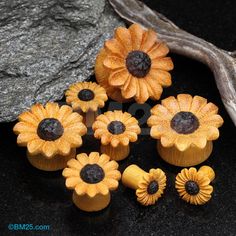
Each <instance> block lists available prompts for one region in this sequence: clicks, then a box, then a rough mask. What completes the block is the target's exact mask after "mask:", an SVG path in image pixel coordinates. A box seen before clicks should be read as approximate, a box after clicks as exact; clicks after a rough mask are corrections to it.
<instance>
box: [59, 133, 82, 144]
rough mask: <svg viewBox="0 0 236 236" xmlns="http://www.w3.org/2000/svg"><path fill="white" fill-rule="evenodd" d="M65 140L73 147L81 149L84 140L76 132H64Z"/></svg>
mask: <svg viewBox="0 0 236 236" xmlns="http://www.w3.org/2000/svg"><path fill="white" fill-rule="evenodd" d="M63 138H64V139H66V140H67V142H69V143H70V145H71V147H80V146H81V145H82V143H83V141H82V138H81V136H80V135H79V134H77V133H76V132H73V131H71V132H68V131H67V132H64V134H63Z"/></svg>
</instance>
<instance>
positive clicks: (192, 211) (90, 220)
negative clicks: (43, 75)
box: [0, 0, 236, 236]
mask: <svg viewBox="0 0 236 236" xmlns="http://www.w3.org/2000/svg"><path fill="white" fill-rule="evenodd" d="M145 3H147V4H148V5H149V6H150V7H151V8H153V9H156V10H158V11H159V12H161V13H163V14H164V15H165V16H167V17H168V18H170V19H171V20H172V21H174V22H175V23H176V25H178V26H179V27H182V28H183V29H185V30H187V31H189V32H191V33H193V34H195V35H197V36H200V37H202V38H204V39H206V40H208V41H210V42H212V43H214V44H215V45H217V46H219V47H221V48H223V49H225V50H234V49H236V27H235V23H236V1H235V0H231V1H222V0H215V1H203V0H201V1H200V0H198V1H189V0H182V1H171V0H165V1H161V0H158V1H153V0H149V1H145ZM171 56H172V57H173V61H174V64H175V69H174V71H173V72H172V77H173V85H172V86H171V87H169V88H167V89H165V90H164V93H163V95H162V99H163V98H166V97H168V96H170V95H177V94H178V93H190V94H192V95H200V96H203V97H205V98H207V99H208V100H209V101H211V102H213V103H215V104H217V105H218V106H219V109H220V110H219V113H220V114H221V115H222V117H223V118H224V120H225V123H224V125H223V127H222V128H220V134H221V135H220V138H219V140H217V141H215V142H214V150H213V153H212V154H211V157H210V158H209V159H208V160H207V161H206V162H205V163H204V164H207V165H210V166H212V167H213V168H214V170H215V172H216V179H215V181H214V182H213V186H214V193H213V197H212V199H211V201H210V202H209V203H208V204H206V205H204V206H192V205H189V204H187V203H185V202H184V201H182V200H181V199H179V197H178V194H177V192H176V190H175V188H174V179H175V176H176V174H177V173H178V172H179V171H180V170H181V169H180V168H176V167H173V166H170V165H168V164H166V163H165V162H163V161H162V160H161V159H160V157H159V156H158V154H157V151H156V147H155V144H156V141H155V140H152V139H151V138H150V137H149V136H148V135H146V136H144V135H143V136H140V137H139V140H138V142H137V143H135V144H133V145H132V147H131V153H130V156H129V157H128V158H127V159H126V160H124V161H122V162H120V171H121V172H122V171H123V170H124V168H125V167H126V166H128V165H129V164H132V163H135V164H137V165H139V166H141V167H142V168H143V169H144V170H149V169H150V168H153V167H154V168H157V167H159V168H162V169H163V170H164V171H165V172H166V174H167V178H168V182H167V188H166V190H165V193H164V196H163V197H162V198H161V199H160V200H159V201H158V203H157V204H156V205H154V206H151V207H142V206H140V205H139V204H138V203H137V202H136V197H135V193H134V191H132V190H129V189H126V188H124V187H123V186H122V184H120V186H119V188H118V190H117V191H115V192H113V193H112V201H111V204H110V205H109V207H108V208H106V209H105V210H103V211H101V212H99V213H95V214H88V213H84V212H82V211H80V210H78V209H77V208H76V207H75V206H74V205H73V204H72V201H71V197H72V192H70V191H68V190H66V189H65V186H64V179H63V178H62V177H61V171H58V172H54V173H45V172H42V171H39V170H37V169H35V168H33V167H31V166H30V164H29V163H28V161H27V160H26V157H25V149H24V148H19V147H17V145H16V136H15V135H14V134H13V133H12V127H13V125H14V124H13V123H8V124H6V123H2V124H0V158H1V162H0V163H1V171H0V187H1V188H0V189H1V191H0V198H1V205H0V207H1V211H0V219H1V222H0V228H1V230H0V234H1V235H11V234H16V235H28V234H31V235H46V234H50V235H227V236H228V235H236V222H235V218H236V207H235V203H236V200H235V197H236V196H235V193H236V185H235V177H236V176H235V157H236V139H235V136H236V129H235V126H234V125H233V123H232V122H231V120H230V118H229V116H228V114H227V113H226V111H225V109H224V106H223V104H222V102H221V99H220V95H219V92H218V90H217V88H216V85H215V82H214V77H213V74H212V73H211V71H210V70H209V69H208V68H207V67H206V66H204V65H202V64H200V63H198V62H196V61H193V60H190V59H188V58H184V57H181V56H177V55H171ZM148 104H149V105H150V106H153V105H154V104H156V102H148ZM130 105H131V104H126V105H125V106H123V110H128V109H129V107H130ZM104 110H105V109H104ZM142 115H143V114H142V112H137V113H136V115H135V116H136V117H137V118H140V117H141V116H142ZM96 150H97V151H98V150H99V142H98V141H95V140H94V139H93V138H92V136H87V137H86V138H84V145H83V147H82V148H81V149H80V150H78V151H79V152H81V151H85V152H90V151H96ZM10 223H12V224H14V223H20V224H34V225H40V224H45V225H50V231H48V232H25V231H24V232H19V231H18V232H10V231H9V230H8V228H7V227H8V224H10Z"/></svg>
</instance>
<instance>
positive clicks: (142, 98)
mask: <svg viewBox="0 0 236 236" xmlns="http://www.w3.org/2000/svg"><path fill="white" fill-rule="evenodd" d="M138 85H139V86H138V88H137V89H139V93H137V94H136V96H135V100H136V101H137V103H140V104H143V103H145V102H146V101H147V99H148V98H149V93H148V89H147V85H146V81H144V79H139V80H138Z"/></svg>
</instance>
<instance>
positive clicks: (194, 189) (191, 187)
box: [185, 180, 200, 195]
mask: <svg viewBox="0 0 236 236" xmlns="http://www.w3.org/2000/svg"><path fill="white" fill-rule="evenodd" d="M185 190H186V192H187V193H188V194H190V195H196V194H198V193H199V191H200V189H199V186H198V184H197V183H196V182H195V181H192V180H189V181H187V182H186V183H185Z"/></svg>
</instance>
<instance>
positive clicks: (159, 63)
mask: <svg viewBox="0 0 236 236" xmlns="http://www.w3.org/2000/svg"><path fill="white" fill-rule="evenodd" d="M151 68H152V69H160V70H165V71H170V70H173V69H174V64H173V62H172V60H171V58H170V57H163V58H156V59H153V60H152V66H151Z"/></svg>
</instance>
